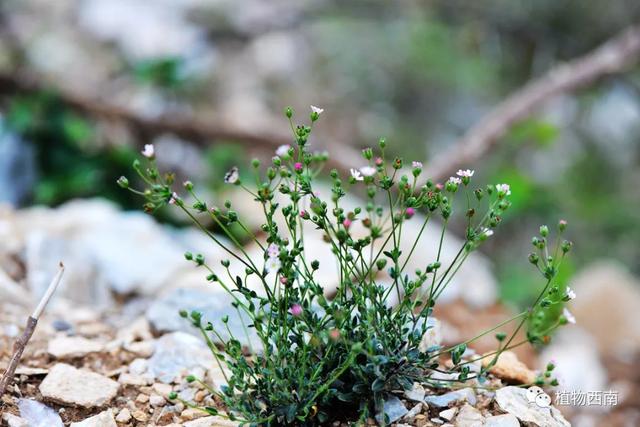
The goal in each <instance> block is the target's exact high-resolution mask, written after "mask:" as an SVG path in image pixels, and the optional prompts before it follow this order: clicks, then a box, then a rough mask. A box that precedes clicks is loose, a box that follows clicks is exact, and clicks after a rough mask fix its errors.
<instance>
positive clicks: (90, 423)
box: [69, 409, 118, 427]
mask: <svg viewBox="0 0 640 427" xmlns="http://www.w3.org/2000/svg"><path fill="white" fill-rule="evenodd" d="M69 427H118V425H117V424H116V421H115V420H114V419H113V411H112V410H111V409H107V410H106V411H104V412H100V413H99V414H98V415H94V416H93V417H89V418H87V419H85V420H83V421H80V422H77V423H71V425H70V426H69Z"/></svg>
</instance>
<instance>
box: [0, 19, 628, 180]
mask: <svg viewBox="0 0 640 427" xmlns="http://www.w3.org/2000/svg"><path fill="white" fill-rule="evenodd" d="M639 56H640V26H632V27H629V28H627V29H626V30H625V31H623V32H622V33H621V34H619V35H618V36H616V37H614V38H613V39H611V40H609V41H607V42H606V43H604V44H603V45H601V46H600V47H598V48H596V49H595V50H593V51H592V52H590V53H588V54H586V55H584V56H582V57H580V58H578V59H575V60H573V61H570V62H568V63H566V64H563V65H559V66H556V67H555V68H552V69H551V70H550V71H548V72H547V73H546V74H544V75H543V76H542V77H540V78H538V79H535V80H533V81H531V82H530V83H528V84H527V85H526V86H524V87H523V88H521V89H519V90H517V91H516V92H515V93H513V94H512V95H510V96H509V97H508V98H507V99H506V100H504V101H503V102H501V103H500V104H498V105H497V106H496V107H495V108H494V109H493V110H492V111H490V112H489V114H487V115H486V116H485V117H483V118H481V119H480V120H479V121H478V123H477V124H475V125H474V126H473V127H471V128H470V129H469V130H468V131H467V133H466V134H465V135H464V136H463V137H462V138H461V139H460V140H459V141H458V142H456V143H455V144H454V145H453V146H452V147H451V148H449V149H447V150H446V151H445V152H444V153H442V154H441V155H440V156H438V157H436V158H435V159H434V160H433V161H431V162H429V164H428V165H427V168H426V171H425V172H426V173H425V174H424V175H423V176H427V177H430V178H432V179H434V180H442V179H444V178H446V177H447V176H448V175H449V174H450V173H452V172H453V171H455V170H456V169H458V168H461V167H467V166H471V165H473V164H474V163H475V162H476V161H477V160H478V159H479V158H481V157H482V156H483V155H485V154H486V153H487V152H488V151H489V150H491V148H493V147H494V146H495V145H496V143H497V142H498V141H499V139H500V138H501V137H502V136H504V134H505V133H506V132H507V131H508V130H509V129H510V127H511V126H513V125H514V124H516V123H518V122H520V121H522V120H523V119H525V118H527V117H528V116H529V115H530V114H532V113H533V112H534V111H535V110H536V109H537V108H539V107H540V106H542V105H543V104H544V103H546V102H547V101H549V100H550V99H552V98H554V97H556V96H558V95H560V94H563V93H567V92H570V91H573V90H576V89H579V88H581V87H584V86H587V85H589V84H592V83H593V82H595V81H596V80H598V79H599V78H601V77H603V76H606V75H611V74H616V73H620V72H623V71H625V70H626V69H627V68H628V67H629V66H631V65H633V64H634V63H636V62H637V60H638V57H639ZM18 76H19V77H18ZM26 76H28V73H27V72H24V71H20V72H15V73H12V74H7V73H5V74H1V73H0V93H5V94H6V93H20V92H35V91H40V90H43V89H45V88H46V85H43V84H42V83H40V82H39V80H38V79H37V78H33V77H31V78H29V77H26ZM57 94H58V96H59V97H60V99H61V100H62V101H63V102H64V103H66V104H67V105H69V106H71V107H73V108H76V109H78V110H80V111H82V112H84V113H85V114H88V115H90V116H93V117H95V118H97V119H102V120H106V121H118V122H121V123H125V124H126V125H127V126H128V127H129V128H130V129H131V130H132V131H134V132H135V133H136V134H137V135H138V136H140V138H139V140H138V142H139V144H143V143H144V142H146V141H148V140H149V139H151V138H153V137H154V136H158V135H161V134H164V133H170V134H174V135H176V136H179V137H182V138H184V139H187V140H189V141H193V142H194V143H196V144H199V145H202V146H205V145H208V144H213V143H215V142H216V141H220V140H227V141H235V142H238V143H241V144H244V145H246V146H249V147H253V148H256V147H257V148H261V149H266V150H273V149H274V148H275V147H277V146H279V145H282V144H288V143H290V142H291V136H290V135H288V134H282V133H274V132H273V131H272V130H264V129H263V130H258V131H253V130H246V129H239V128H237V127H231V126H227V125H225V124H223V123H215V122H214V121H210V120H207V121H202V120H198V119H194V118H190V117H185V116H182V117H181V116H176V115H171V116H168V117H157V118H146V117H143V116H141V115H139V114H138V113H137V112H135V111H133V110H130V109H127V108H125V107H120V106H115V105H112V104H109V103H106V102H104V101H103V100H100V99H91V98H85V97H82V96H80V95H77V94H72V93H69V92H66V91H64V90H60V89H58V90H57ZM326 145H327V148H330V149H331V150H337V152H338V153H339V154H338V155H334V156H332V158H331V166H333V167H336V168H338V169H341V170H343V171H346V170H348V169H349V168H351V167H354V166H357V165H359V164H360V163H361V158H360V156H359V153H358V152H357V150H355V149H353V148H351V147H349V146H348V145H345V144H336V143H327V144H326ZM334 154H335V153H334Z"/></svg>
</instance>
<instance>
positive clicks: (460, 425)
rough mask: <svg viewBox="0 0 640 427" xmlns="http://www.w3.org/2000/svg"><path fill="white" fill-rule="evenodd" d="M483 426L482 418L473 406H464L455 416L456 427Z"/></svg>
mask: <svg viewBox="0 0 640 427" xmlns="http://www.w3.org/2000/svg"><path fill="white" fill-rule="evenodd" d="M483 425H484V417H483V416H482V414H481V413H480V411H478V410H477V409H476V408H474V407H473V406H470V405H468V404H465V405H464V406H463V407H462V408H460V411H459V412H458V415H457V416H456V420H455V426H456V427H482V426H483Z"/></svg>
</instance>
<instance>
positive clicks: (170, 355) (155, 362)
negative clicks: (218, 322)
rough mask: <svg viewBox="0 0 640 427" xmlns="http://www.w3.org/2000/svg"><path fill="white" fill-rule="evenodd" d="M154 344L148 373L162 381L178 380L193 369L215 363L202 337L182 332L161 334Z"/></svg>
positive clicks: (207, 366)
mask: <svg viewBox="0 0 640 427" xmlns="http://www.w3.org/2000/svg"><path fill="white" fill-rule="evenodd" d="M155 345H156V348H155V352H154V353H153V356H151V358H150V359H149V365H148V373H149V374H151V375H152V376H153V377H154V378H156V379H158V380H159V381H160V382H163V383H167V384H169V383H171V382H175V381H178V380H179V379H180V378H181V377H184V376H186V375H188V374H190V373H191V371H192V370H194V369H197V368H199V369H208V368H210V367H211V366H213V365H214V364H215V360H214V358H213V355H212V354H211V350H210V349H209V348H208V347H207V346H206V344H205V343H204V341H203V340H202V338H197V337H194V336H193V335H189V334H185V333H184V332H173V333H171V334H166V335H163V336H162V337H161V338H159V339H158V340H157V341H156V344H155Z"/></svg>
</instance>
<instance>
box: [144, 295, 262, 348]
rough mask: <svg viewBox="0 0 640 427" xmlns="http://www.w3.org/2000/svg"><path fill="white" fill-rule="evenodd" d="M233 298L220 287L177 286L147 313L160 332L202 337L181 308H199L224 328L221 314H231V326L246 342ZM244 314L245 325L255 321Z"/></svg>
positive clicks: (254, 342)
mask: <svg viewBox="0 0 640 427" xmlns="http://www.w3.org/2000/svg"><path fill="white" fill-rule="evenodd" d="M212 287H215V285H212ZM232 301H233V299H232V298H231V297H230V296H229V295H228V294H226V293H224V292H220V290H218V291H215V290H214V288H212V289H211V290H200V289H188V288H176V289H173V290H172V291H170V292H169V293H168V294H167V295H165V296H164V297H162V298H160V299H158V300H157V301H155V302H154V303H153V304H152V305H151V306H150V307H149V309H148V310H147V312H146V316H147V319H148V320H149V323H150V324H151V325H152V326H153V328H154V329H155V330H157V331H158V332H175V331H182V332H186V333H188V334H191V335H194V336H197V337H199V338H201V337H202V335H201V334H200V331H199V330H198V329H196V328H194V327H193V326H192V325H191V323H190V322H189V320H188V319H183V318H182V317H180V314H179V311H180V310H186V311H187V312H191V311H192V310H195V311H199V312H201V313H202V319H203V322H212V323H213V325H214V327H216V328H218V329H220V330H225V329H226V328H225V326H224V325H223V324H222V322H221V321H220V318H221V317H222V316H224V315H227V316H229V323H228V326H229V329H231V331H232V332H233V333H234V335H235V336H236V338H237V339H238V340H239V341H240V342H242V343H243V344H245V345H246V344H248V342H247V339H246V334H245V332H244V328H243V326H242V322H241V320H240V317H239V316H238V311H237V310H236V309H235V308H233V306H232V305H231V303H232ZM243 317H244V322H245V325H248V324H250V323H251V321H250V320H249V319H248V318H247V317H246V316H244V315H243ZM249 331H250V332H249V334H250V338H251V343H252V345H254V346H255V347H257V346H258V342H257V337H256V335H255V333H252V331H253V330H252V329H250V330H249ZM258 348H259V347H258Z"/></svg>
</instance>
